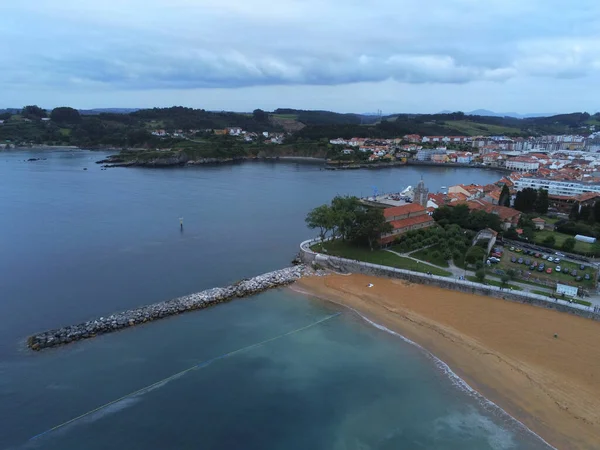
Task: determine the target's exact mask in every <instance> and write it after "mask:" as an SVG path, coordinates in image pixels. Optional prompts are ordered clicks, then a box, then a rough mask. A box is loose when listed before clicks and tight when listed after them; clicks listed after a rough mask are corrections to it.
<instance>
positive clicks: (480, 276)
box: [475, 268, 485, 283]
mask: <svg viewBox="0 0 600 450" xmlns="http://www.w3.org/2000/svg"><path fill="white" fill-rule="evenodd" d="M475 278H477V280H478V281H479V282H480V283H481V282H483V280H485V269H484V268H481V269H477V271H476V272H475Z"/></svg>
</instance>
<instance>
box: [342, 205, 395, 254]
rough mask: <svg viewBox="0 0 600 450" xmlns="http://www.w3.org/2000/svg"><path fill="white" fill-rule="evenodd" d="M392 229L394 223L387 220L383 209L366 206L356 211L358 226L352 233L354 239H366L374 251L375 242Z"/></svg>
mask: <svg viewBox="0 0 600 450" xmlns="http://www.w3.org/2000/svg"><path fill="white" fill-rule="evenodd" d="M392 230H393V227H392V224H390V223H389V222H387V221H386V220H385V216H384V215H383V210H381V209H379V208H365V209H362V210H359V211H358V212H357V213H356V227H355V229H354V230H352V232H351V233H352V238H353V239H354V240H357V241H361V240H366V241H367V242H368V244H369V248H370V249H371V251H372V250H373V244H374V243H375V242H377V240H378V239H379V238H380V237H381V235H382V234H386V233H390V232H391V231H392Z"/></svg>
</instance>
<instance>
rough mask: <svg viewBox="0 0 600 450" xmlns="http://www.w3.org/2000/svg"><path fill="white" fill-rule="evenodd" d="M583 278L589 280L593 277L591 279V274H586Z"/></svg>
mask: <svg viewBox="0 0 600 450" xmlns="http://www.w3.org/2000/svg"><path fill="white" fill-rule="evenodd" d="M583 278H585V279H586V280H589V279H590V278H591V277H590V274H589V273H586V274H585V276H584V277H583Z"/></svg>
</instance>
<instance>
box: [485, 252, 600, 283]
mask: <svg viewBox="0 0 600 450" xmlns="http://www.w3.org/2000/svg"><path fill="white" fill-rule="evenodd" d="M513 256H514V257H515V258H517V260H518V259H519V258H523V260H526V259H529V260H531V261H536V262H537V263H538V264H540V263H542V262H543V263H544V264H545V265H546V268H548V267H551V268H552V273H550V274H548V273H546V272H545V270H544V272H538V271H537V270H535V271H530V270H529V267H527V266H525V264H518V263H516V262H515V263H513V262H511V261H510V259H511V257H513ZM559 265H560V266H561V268H562V267H568V268H569V271H571V270H577V275H581V276H584V275H585V274H586V273H589V274H590V275H591V279H590V280H581V281H576V280H575V277H573V276H571V275H570V274H567V273H562V272H561V273H556V272H555V271H554V270H555V268H556V264H554V263H549V262H547V261H544V260H543V259H541V258H535V257H533V256H531V255H524V254H523V253H515V252H511V251H510V250H506V251H505V252H504V255H502V261H501V262H500V264H497V265H496V268H498V269H502V270H504V271H506V270H508V269H515V270H517V271H522V272H523V273H531V277H533V278H538V279H541V280H549V281H554V282H558V283H564V284H570V285H572V286H585V287H586V288H593V287H594V284H595V276H596V273H595V272H596V271H595V270H594V268H593V267H590V266H587V265H586V266H587V267H586V269H585V270H580V269H579V266H580V265H579V264H575V263H572V262H568V261H561V262H560V264H559ZM519 281H521V280H519ZM529 284H532V283H529Z"/></svg>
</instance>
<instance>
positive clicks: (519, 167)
mask: <svg viewBox="0 0 600 450" xmlns="http://www.w3.org/2000/svg"><path fill="white" fill-rule="evenodd" d="M504 165H505V166H506V168H507V169H510V170H515V171H517V172H536V171H537V170H538V169H539V168H540V162H539V161H538V160H536V159H534V158H526V157H517V158H511V159H509V160H507V161H506V162H505V163H504Z"/></svg>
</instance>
